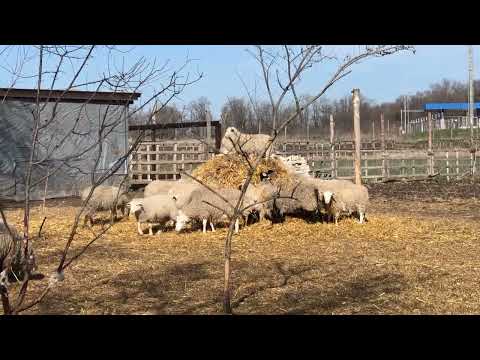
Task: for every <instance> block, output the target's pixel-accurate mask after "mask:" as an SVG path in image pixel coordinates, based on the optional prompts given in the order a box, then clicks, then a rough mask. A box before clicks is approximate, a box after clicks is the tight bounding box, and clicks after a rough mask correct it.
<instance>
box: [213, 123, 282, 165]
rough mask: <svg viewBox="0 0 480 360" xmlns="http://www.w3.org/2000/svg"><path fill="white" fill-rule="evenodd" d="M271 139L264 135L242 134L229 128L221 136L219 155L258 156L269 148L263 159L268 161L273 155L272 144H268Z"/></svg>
mask: <svg viewBox="0 0 480 360" xmlns="http://www.w3.org/2000/svg"><path fill="white" fill-rule="evenodd" d="M270 140H271V137H270V136H269V135H266V134H244V133H241V132H240V131H239V130H238V129H236V128H234V127H232V126H231V127H229V128H227V130H226V131H225V135H224V136H223V139H222V142H221V146H220V153H221V154H231V153H238V154H241V153H242V151H243V152H244V153H246V154H256V155H257V156H259V155H260V154H262V153H263V151H264V150H265V148H266V147H267V146H269V148H268V150H267V152H266V153H265V157H266V158H267V159H268V158H270V156H271V155H272V153H273V144H271V143H270Z"/></svg>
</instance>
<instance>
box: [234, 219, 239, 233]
mask: <svg viewBox="0 0 480 360" xmlns="http://www.w3.org/2000/svg"><path fill="white" fill-rule="evenodd" d="M238 228H239V222H238V219H237V220H235V234H238Z"/></svg>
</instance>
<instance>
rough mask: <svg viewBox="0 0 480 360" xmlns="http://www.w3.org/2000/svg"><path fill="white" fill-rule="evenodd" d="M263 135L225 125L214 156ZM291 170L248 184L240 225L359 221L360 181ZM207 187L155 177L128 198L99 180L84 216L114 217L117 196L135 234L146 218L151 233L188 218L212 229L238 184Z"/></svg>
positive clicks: (228, 212)
mask: <svg viewBox="0 0 480 360" xmlns="http://www.w3.org/2000/svg"><path fill="white" fill-rule="evenodd" d="M268 140H269V137H268V135H262V134H259V135H250V134H242V133H240V132H239V131H238V130H237V129H235V128H228V129H227V130H226V134H225V137H224V138H223V140H222V147H221V149H220V152H221V153H222V154H220V155H218V156H223V154H229V153H232V152H239V151H240V150H239V149H240V148H241V151H243V152H244V153H247V154H250V153H256V154H257V155H258V154H260V153H261V152H262V151H263V149H264V148H265V145H266V144H267V142H268ZM268 156H271V152H270V153H267V157H268ZM290 175H291V178H292V179H293V181H292V182H291V183H290V184H289V185H284V186H283V187H280V186H276V185H274V183H273V182H271V181H270V178H269V176H264V177H262V181H261V182H260V183H259V184H258V185H253V184H250V186H249V187H248V189H247V191H246V193H245V196H244V199H243V203H242V205H241V208H242V209H244V211H243V212H242V214H241V217H240V220H241V222H242V223H243V224H244V225H247V224H248V223H249V222H251V221H249V220H250V219H252V220H253V219H257V220H259V221H262V220H263V219H265V218H267V219H269V220H271V221H272V222H274V221H277V220H283V219H284V218H285V216H289V215H307V216H310V215H316V216H318V217H320V219H321V220H326V221H333V222H335V224H336V225H338V219H339V218H340V217H341V216H344V215H346V216H351V215H355V216H357V217H358V220H359V222H360V223H363V222H364V220H365V213H366V210H367V206H368V201H369V197H368V190H367V188H366V187H365V186H362V185H356V184H354V183H352V182H351V181H348V180H322V179H318V178H313V177H311V176H309V175H305V174H295V173H294V172H293V171H292V173H291V174H290ZM212 190H214V192H212V191H211V190H210V189H208V188H207V187H205V186H203V185H201V184H199V183H198V182H196V181H194V180H192V179H190V178H187V179H181V180H178V181H163V180H156V181H152V182H151V183H149V184H148V185H147V186H146V187H145V189H144V197H143V198H135V199H132V200H131V201H129V197H130V196H129V194H128V193H125V192H121V191H120V189H119V188H118V187H112V186H100V187H98V188H96V189H95V191H94V193H93V196H92V198H91V201H90V205H89V211H88V212H87V215H86V217H85V222H87V221H88V220H90V223H92V222H93V213H94V212H95V211H96V210H111V212H112V219H113V217H114V216H115V214H116V212H117V208H115V209H113V206H114V203H115V202H116V203H117V207H118V208H120V209H121V211H122V214H123V215H125V213H126V212H128V214H129V215H134V216H135V218H136V221H137V231H138V233H139V234H140V235H143V230H142V224H145V223H147V224H149V234H150V235H153V224H160V225H163V226H166V225H168V224H169V223H173V224H175V230H176V231H177V232H178V231H181V230H183V229H184V228H185V227H186V226H187V224H192V225H194V224H195V223H198V224H200V223H201V224H202V230H203V232H204V233H205V232H206V231H207V224H209V225H210V228H211V230H212V231H215V226H217V225H218V224H221V223H225V222H227V221H228V219H229V218H230V217H231V216H232V215H233V207H234V205H235V204H236V203H237V201H238V199H239V198H240V195H241V192H240V190H239V189H223V188H213V189H212ZM89 192H90V188H87V189H85V191H84V192H83V194H82V199H85V198H86V196H87V195H88V194H89ZM117 197H118V199H117ZM115 200H117V201H115ZM225 200H226V201H225ZM253 221H254V220H253ZM239 227H240V221H239V220H238V219H237V220H236V223H235V232H236V233H237V232H238V231H239Z"/></svg>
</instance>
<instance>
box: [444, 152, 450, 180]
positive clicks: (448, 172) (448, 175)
mask: <svg viewBox="0 0 480 360" xmlns="http://www.w3.org/2000/svg"><path fill="white" fill-rule="evenodd" d="M445 158H446V159H447V181H450V164H449V162H448V151H447V152H446V153H445Z"/></svg>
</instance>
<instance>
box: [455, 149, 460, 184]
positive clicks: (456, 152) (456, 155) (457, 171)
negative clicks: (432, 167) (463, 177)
mask: <svg viewBox="0 0 480 360" xmlns="http://www.w3.org/2000/svg"><path fill="white" fill-rule="evenodd" d="M455 169H456V170H455V172H456V173H457V180H458V179H459V176H460V167H459V161H458V150H456V151H455Z"/></svg>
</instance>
